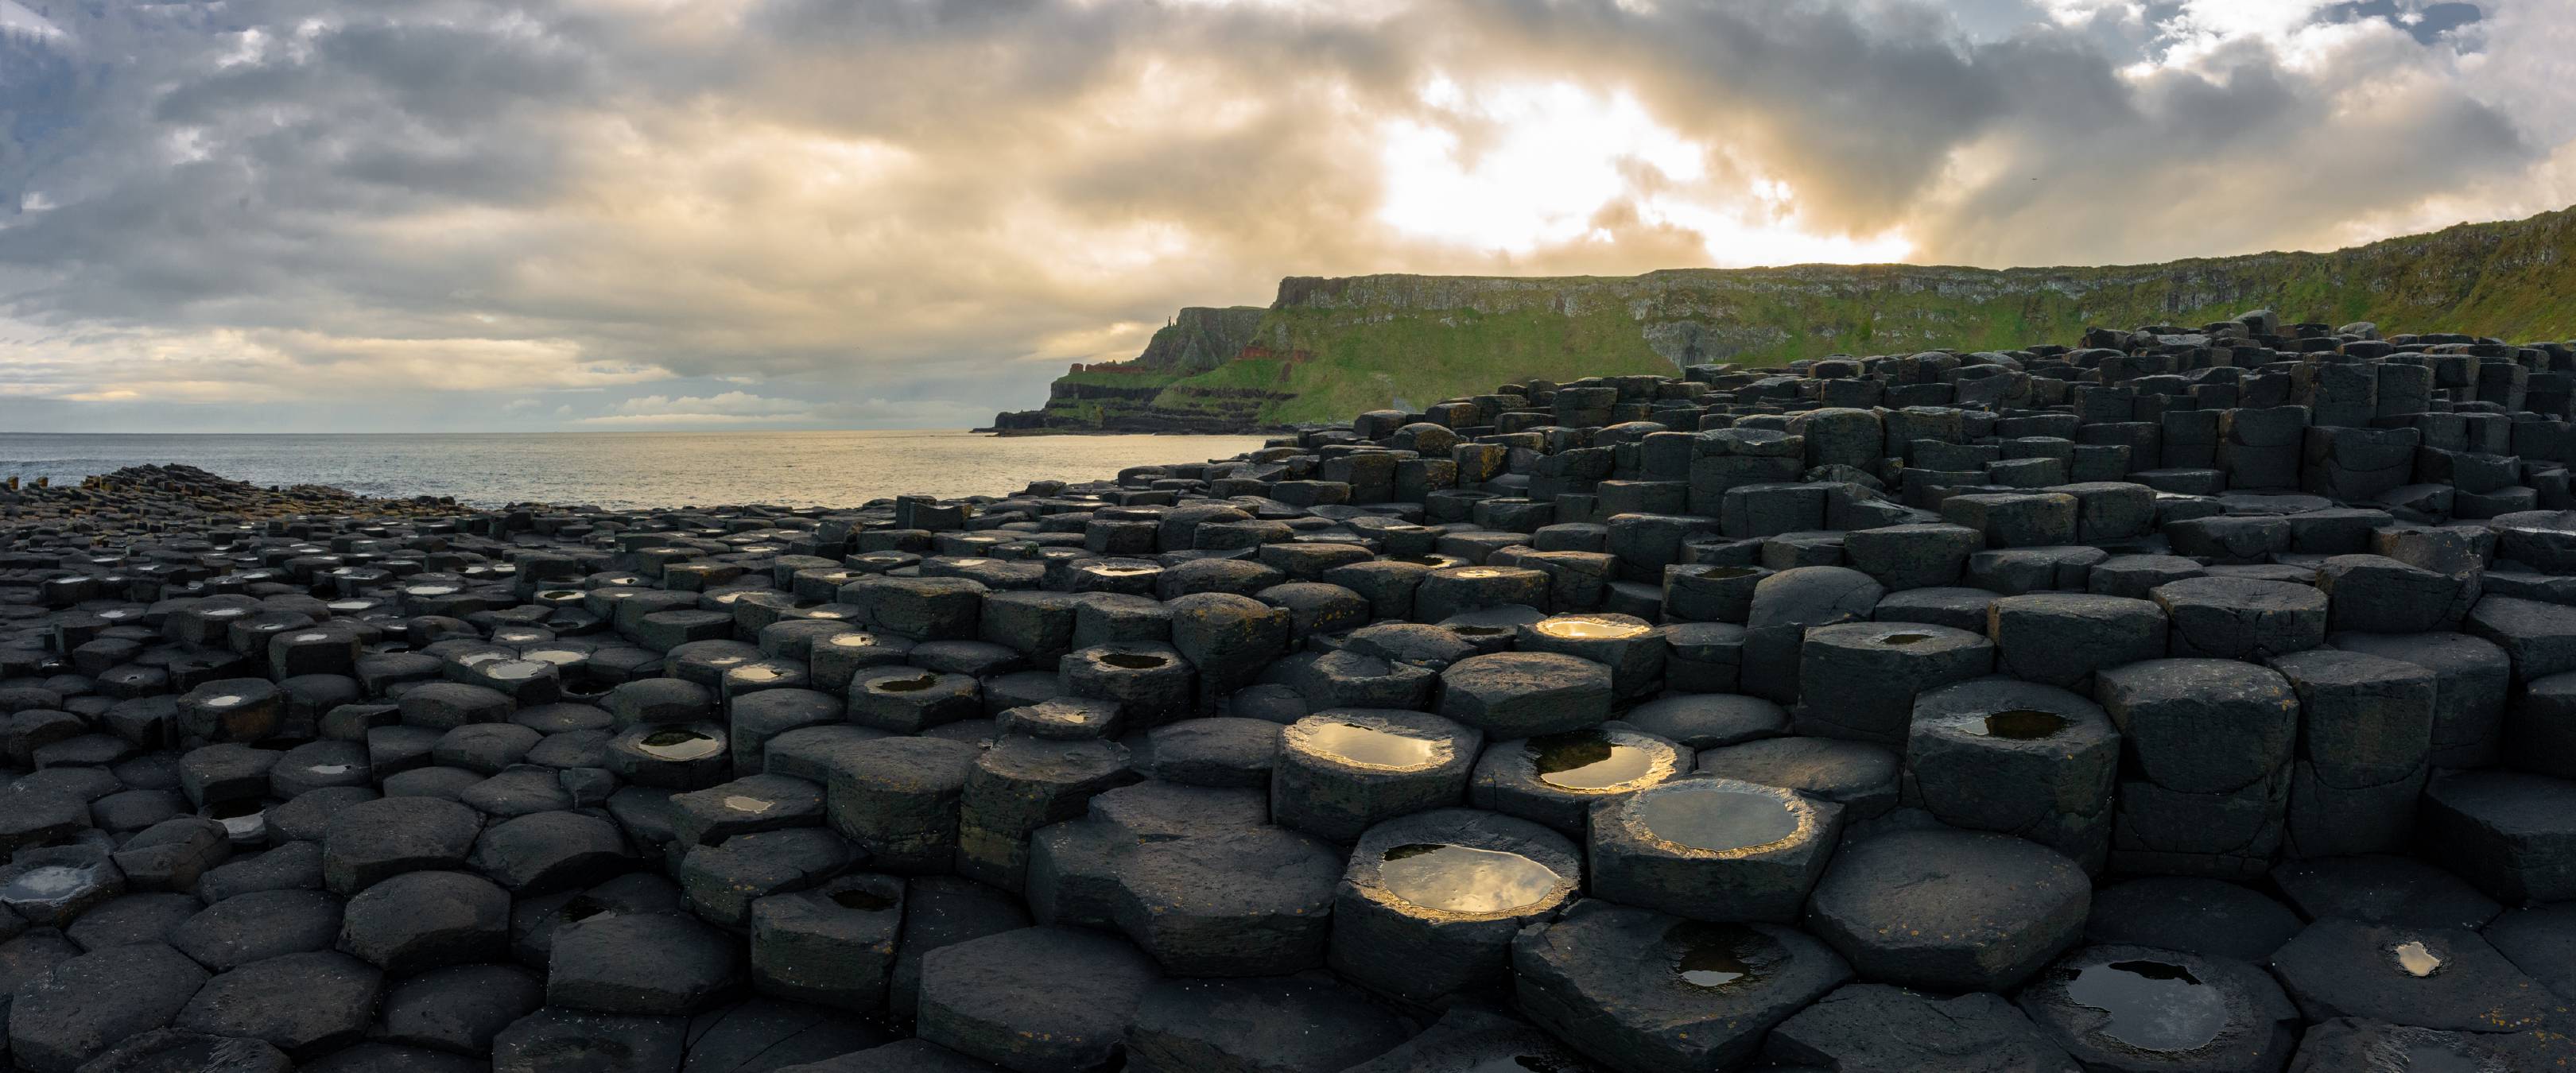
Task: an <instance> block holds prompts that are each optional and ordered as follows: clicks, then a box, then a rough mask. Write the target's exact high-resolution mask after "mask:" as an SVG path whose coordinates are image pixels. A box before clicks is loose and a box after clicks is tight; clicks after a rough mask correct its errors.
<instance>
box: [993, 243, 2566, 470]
mask: <svg viewBox="0 0 2576 1073" xmlns="http://www.w3.org/2000/svg"><path fill="white" fill-rule="evenodd" d="M2570 294H2576V209H2569V210H2562V211H2559V212H2553V213H2547V214H2543V215H2540V216H2535V217H2532V218H2530V219H2526V220H2516V221H2509V222H2504V223H2492V224H2469V225H2462V226H2459V227H2453V228H2449V229H2447V230H2444V231H2440V232H2436V233H2433V234H2427V235H2414V236H2408V237H2405V238H2395V239H2389V240H2387V241H2384V242H2375V243H2372V244H2370V245H2367V246H2360V247H2355V248H2352V249H2347V250H2340V251H2336V252H2333V253H2264V254H2254V255H2250V256H2243V257H2220V258H2199V259H2193V260H2185V261H2173V262H2169V263H2165V264H2155V265H2129V266H2117V267H2105V268H2013V269H2001V270H1996V269H1983V268H1956V267H1943V266H1931V265H1797V266H1792V267H1786V268H1748V269H1706V268H1694V269H1675V270H1669V271H1662V272H1649V273H1646V274H1645V275H1642V276H1627V277H1612V276H1573V277H1556V278H1507V277H1493V276H1414V275H1379V276H1353V277H1346V278H1338V279H1321V278H1314V277H1299V276H1292V277H1290V278H1288V279H1284V280H1281V281H1280V283H1279V295H1278V298H1277V300H1276V301H1274V302H1272V303H1271V305H1270V307H1269V308H1268V309H1267V310H1255V309H1253V308H1252V307H1248V306H1236V307H1232V308H1227V309H1202V308H1193V309H1184V310H1182V311H1181V314H1180V316H1179V317H1178V318H1177V319H1176V320H1175V321H1174V322H1173V324H1172V325H1171V326H1170V327H1167V328H1165V329H1163V330H1162V331H1160V332H1157V333H1156V334H1155V336H1154V339H1153V341H1152V342H1151V343H1150V344H1148V345H1147V347H1146V349H1145V352H1144V354H1142V355H1140V356H1138V357H1137V358H1135V359H1134V360H1132V361H1127V362H1120V363H1115V364H1095V365H1087V366H1077V367H1075V369H1074V370H1073V371H1072V372H1070V373H1068V374H1067V375H1065V376H1063V377H1060V378H1058V379H1057V380H1056V381H1055V383H1054V384H1053V385H1052V386H1051V387H1050V389H1049V393H1048V399H1047V403H1046V405H1045V406H1044V407H1043V408H1041V409H1037V410H1029V411H1023V412H1018V413H1005V414H1001V415H998V416H997V417H996V418H995V419H994V427H995V428H996V429H997V430H1000V431H1003V432H1012V433H1035V432H1203V433H1245V432H1254V431H1259V430H1264V429H1272V428H1279V427H1284V426H1288V425H1294V424H1300V423H1313V422H1329V421H1334V420H1338V419H1339V418H1341V417H1342V416H1344V415H1347V414H1350V413H1354V412H1357V411H1361V410H1368V409H1375V408H1380V407H1388V406H1395V407H1398V408H1401V407H1402V406H1403V405H1404V400H1414V401H1415V402H1417V403H1418V402H1421V401H1425V400H1431V399H1441V398H1448V397H1451V396H1456V395H1463V394H1469V393H1472V392H1475V391H1478V390H1482V389H1484V388H1486V387H1489V386H1491V385H1492V384H1494V383H1496V382H1498V381H1501V380H1508V379H1531V378H1538V379H1554V380H1570V379H1575V378H1578V377H1583V376H1613V375H1620V374H1641V373H1662V374H1666V375H1670V374H1673V373H1674V372H1676V371H1678V370H1679V369H1682V368H1685V367H1687V366H1690V365H1696V364H1702V363H1708V362H1735V363H1738V364H1741V365H1747V366H1764V365H1778V364H1783V363H1786V362H1789V361H1793V360H1797V359H1800V358H1821V357H1825V356H1827V355H1831V354H1855V355H1866V354H1890V353H1911V352H1914V351H1917V350H1925V349H1930V348H1933V347H1956V348H1960V349H1965V350H1980V349H1987V348H1999V347H2008V346H2015V345H2019V344H2021V343H2024V342H2027V341H2029V340H2032V339H2046V338H2071V337H2073V336H2075V335H2076V334H2078V333H2080V332H2081V331H2082V330H2083V329H2084V328H2086V327H2089V326H2091V325H2096V324H2145V323H2172V324H2200V323H2203V322H2209V321H2216V320H2219V319H2223V318H2225V317H2228V316H2230V315H2233V314H2234V313H2236V312H2238V311H2240V310H2244V309H2249V308H2255V307H2270V308H2275V309H2288V310H2297V311H2300V312H2301V313H2303V314H2307V315H2312V316H2316V317H2318V318H2319V319H2322V320H2329V321H2332V322H2334V323H2338V324H2340V323H2345V322H2350V321H2373V322H2376V323H2378V324H2380V325H2382V326H2384V327H2385V328H2386V329H2387V330H2390V331H2408V332H2451V331H2461V330H2467V329H2470V328H2475V329H2476V330H2478V331H2481V332H2486V333H2491V334H2496V335H2500V336H2503V337H2507V338H2564V337H2566V336H2569V335H2576V306H2571V305H2570V304H2569V303H2567V302H2565V301H2563V299H2564V297H2565V296H2567V295H2570Z"/></svg>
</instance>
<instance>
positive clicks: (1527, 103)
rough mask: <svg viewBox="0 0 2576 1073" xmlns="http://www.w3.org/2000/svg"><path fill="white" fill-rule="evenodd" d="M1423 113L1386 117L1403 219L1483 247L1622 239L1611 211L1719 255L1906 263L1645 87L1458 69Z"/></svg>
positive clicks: (1383, 217)
mask: <svg viewBox="0 0 2576 1073" xmlns="http://www.w3.org/2000/svg"><path fill="white" fill-rule="evenodd" d="M1421 101H1422V105H1423V111H1424V114H1423V115H1420V116H1406V117H1402V118H1396V119H1390V120H1387V121H1385V122H1384V123H1382V124H1381V125H1380V128H1379V134H1380V144H1379V164H1380V167H1381V168H1382V169H1383V173H1384V183H1385V197H1384V200H1383V201H1382V203H1381V204H1380V205H1379V207H1378V212H1377V218H1378V220H1379V221H1380V222H1381V223H1384V224H1386V225H1388V226H1389V227H1391V228H1394V229H1395V230H1397V231H1399V232H1402V233H1405V234H1409V235H1413V236H1416V237H1420V238H1427V239H1431V240H1434V241H1438V242H1445V243H1452V244H1456V245H1460V246H1465V247H1468V248H1471V249H1475V250H1479V251H1498V252H1502V253H1506V254H1513V255H1524V254H1529V253H1532V252H1534V251H1537V250H1540V249H1543V248H1546V247H1557V246H1566V245H1569V244H1576V243H1586V242H1593V243H1611V242H1615V241H1617V239H1618V237H1619V236H1618V235H1617V234H1616V233H1615V232H1614V231H1613V230H1612V223H1611V221H1613V220H1616V219H1632V220H1633V221H1634V222H1636V223H1638V224H1642V225H1646V226H1650V227H1671V228H1678V229H1681V230H1684V231H1689V232H1693V233H1695V234H1697V235H1698V236H1699V238H1700V242H1701V245H1702V246H1703V247H1704V248H1705V249H1706V251H1707V253H1708V257H1709V260H1710V263H1712V264H1716V265H1721V266H1744V265H1777V264H1793V263H1798V262H1809V261H1835V262H1867V261H1896V260H1901V259H1903V258H1905V257H1906V255H1908V254H1910V253H1912V252H1913V249H1914V247H1913V244H1912V243H1911V242H1908V241H1907V240H1906V239H1905V238H1904V237H1903V236H1902V235H1901V234H1899V233H1895V232H1890V233H1888V234H1882V235H1876V236H1870V237H1867V238H1854V237H1851V236H1845V235H1833V234H1823V233H1817V232H1814V231H1810V230H1808V229H1807V228H1805V227H1802V226H1801V222H1800V219H1799V215H1798V203H1797V193H1796V190H1795V188H1794V187H1792V186H1791V185H1790V184H1789V183H1787V182H1785V181H1781V180H1778V179H1770V178H1763V177H1758V176H1757V177H1749V178H1748V177H1741V176H1736V175H1733V174H1732V173H1731V171H1730V172H1722V173H1716V174H1713V173H1712V172H1711V171H1710V168H1709V157H1710V151H1709V149H1708V147H1706V146H1704V145H1701V144H1699V143H1697V142H1695V141H1692V140H1691V139H1689V138H1687V137H1685V136H1683V135H1682V134H1680V133H1678V132H1676V131H1674V130H1672V129H1671V128H1670V127H1667V126H1665V125H1663V124H1662V123H1659V122H1657V121H1656V120H1655V118H1654V117H1653V116H1652V115H1650V114H1649V113H1648V112H1647V111H1646V109H1645V107H1644V106H1643V105H1641V104H1639V103H1638V102H1637V100H1636V98H1634V97H1632V96H1630V95H1628V94H1626V93H1624V92H1616V93H1599V92H1594V91H1591V90H1588V89H1586V88H1584V87H1582V86H1578V85H1575V84H1573V83H1568V82H1548V83H1528V82H1523V83H1508V84H1504V85H1499V86H1491V87H1484V88H1481V89H1477V90H1473V91H1471V90H1469V89H1467V88H1465V87H1462V86H1461V85H1460V84H1458V83H1457V82H1454V81H1452V80H1450V79H1447V78H1438V79H1434V80H1432V81H1431V82H1430V83H1429V84H1428V85H1427V86H1425V87H1424V88H1423V90H1422V93H1421Z"/></svg>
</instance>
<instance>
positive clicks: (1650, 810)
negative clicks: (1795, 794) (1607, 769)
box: [1631, 788, 1798, 852]
mask: <svg viewBox="0 0 2576 1073" xmlns="http://www.w3.org/2000/svg"><path fill="white" fill-rule="evenodd" d="M1631 807H1633V808H1634V809H1635V812H1633V813H1632V815H1634V816H1636V817H1637V820H1638V822H1639V823H1641V824H1643V825H1644V826H1645V828H1646V831H1647V833H1649V834H1652V835H1654V836H1655V837H1656V838H1660V839H1662V840H1664V841H1666V842H1670V843H1673V844H1675V845H1680V846H1690V847H1693V848H1696V849H1704V850H1714V851H1718V852H1725V851H1729V850H1739V849H1748V848H1751V847H1754V846H1767V845H1770V844H1771V843H1774V842H1778V841H1780V840H1781V839H1784V838H1787V837H1789V836H1791V835H1794V834H1796V833H1798V817H1797V816H1796V815H1795V814H1793V813H1791V812H1790V811H1789V807H1788V806H1787V805H1785V804H1782V803H1781V801H1780V799H1779V798H1776V797H1773V796H1771V795H1769V794H1760V793H1751V792H1748V791H1744V790H1719V789H1698V788H1693V789H1686V790H1668V791H1664V792H1660V793H1653V794H1648V795H1645V796H1641V797H1638V798H1636V799H1635V802H1634V804H1633V805H1632V806H1631Z"/></svg>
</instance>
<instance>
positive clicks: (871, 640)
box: [832, 633, 877, 648]
mask: <svg viewBox="0 0 2576 1073" xmlns="http://www.w3.org/2000/svg"><path fill="white" fill-rule="evenodd" d="M875 643H877V635H875V634H873V633H836V634H833V635H832V644H834V645H836V646H839V647H841V648H866V647H868V646H869V645H872V644H875Z"/></svg>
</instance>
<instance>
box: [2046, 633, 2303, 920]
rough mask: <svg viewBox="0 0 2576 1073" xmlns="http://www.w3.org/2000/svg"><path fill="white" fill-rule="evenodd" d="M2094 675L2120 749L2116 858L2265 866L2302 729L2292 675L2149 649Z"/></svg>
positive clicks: (2117, 862) (2137, 867) (2141, 866)
mask: <svg viewBox="0 0 2576 1073" xmlns="http://www.w3.org/2000/svg"><path fill="white" fill-rule="evenodd" d="M2095 678H2096V679H2097V684H2096V686H2095V687H2094V697H2095V699H2096V700H2098V701H2100V702H2101V704H2102V709H2103V711H2104V712H2106V713H2108V714H2109V715H2110V717H2111V722H2112V723H2113V724H2114V725H2116V726H2118V727H2119V728H2120V734H2121V739H2122V753H2123V756H2124V760H2123V762H2122V765H2121V766H2122V770H2123V775H2122V777H2121V781H2120V805H2119V809H2118V813H2117V816H2116V819H2115V820H2114V824H2115V826H2114V827H2113V830H2112V836H2111V864H2112V866H2113V867H2114V868H2118V869H2121V870H2124V871H2135V872H2171V873H2182V874H2216V875H2242V874H2255V873H2260V872H2261V871H2263V870H2264V869H2265V868H2266V867H2268V866H2269V864H2270V861H2271V858H2272V856H2273V854H2274V853H2276V852H2277V851H2278V850H2279V849H2280V845H2281V838H2282V833H2283V820H2284V816H2285V813H2286V810H2287V807H2288V799H2289V790H2290V751H2291V745H2292V744H2293V742H2294V741H2295V740H2296V738H2297V735H2298V725H2299V702H2298V697H2297V695H2296V694H2295V693H2294V692H2293V691H2292V690H2291V688H2290V683H2289V681H2288V680H2287V679H2285V678H2283V677H2281V675H2280V674H2279V673H2278V672H2275V671H2271V670H2268V669H2265V668H2262V667H2257V666H2254V665H2253V664H2250V663H2238V662H2235V661H2233V660H2218V659H2156V660H2147V661H2145V662H2143V663H2132V664H2130V665H2128V666H2126V667H2117V668H2113V669H2111V670H2107V671H2103V672H2101V673H2100V674H2098V675H2095Z"/></svg>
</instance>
